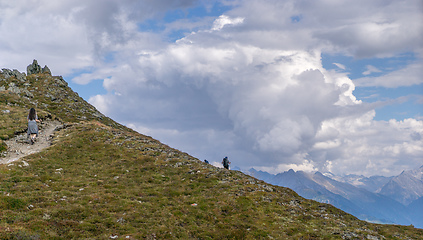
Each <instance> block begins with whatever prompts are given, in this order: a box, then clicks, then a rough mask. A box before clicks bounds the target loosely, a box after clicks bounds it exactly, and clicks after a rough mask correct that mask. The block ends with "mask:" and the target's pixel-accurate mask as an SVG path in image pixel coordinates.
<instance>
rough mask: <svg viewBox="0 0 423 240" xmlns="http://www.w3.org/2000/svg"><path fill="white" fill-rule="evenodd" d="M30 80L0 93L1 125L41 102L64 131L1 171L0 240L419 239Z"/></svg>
mask: <svg viewBox="0 0 423 240" xmlns="http://www.w3.org/2000/svg"><path fill="white" fill-rule="evenodd" d="M35 79H37V81H35ZM28 80H29V82H30V83H31V86H30V87H28V91H31V90H34V89H36V88H37V90H38V91H33V95H34V96H33V97H29V98H25V97H22V95H20V97H17V96H16V95H14V94H9V93H6V92H0V96H2V95H1V94H3V96H6V95H5V94H9V95H8V96H7V97H3V98H0V99H1V102H0V104H3V105H0V107H2V108H3V107H10V108H12V109H11V110H10V111H11V113H12V110H13V112H15V111H17V112H20V113H17V115H15V113H13V114H3V115H0V116H1V120H3V121H5V122H8V123H10V124H13V125H15V124H17V125H18V126H19V127H18V130H19V129H22V128H24V127H25V124H26V123H25V122H24V123H21V122H20V120H19V119H20V117H22V116H25V117H26V109H28V107H30V106H31V105H33V104H34V103H35V102H37V105H38V106H39V111H40V113H42V112H43V113H42V114H45V117H46V118H47V117H51V118H58V119H61V120H62V121H64V122H67V123H68V124H67V126H68V127H67V128H65V129H63V130H61V131H59V132H57V134H56V136H55V138H54V139H55V140H54V145H53V146H51V147H50V148H48V149H46V150H45V151H43V152H40V153H38V154H34V155H30V156H28V157H26V158H25V159H23V160H24V161H25V162H26V163H28V164H29V165H26V164H25V163H24V162H22V161H20V162H16V163H14V164H13V165H9V166H6V165H0V239H108V238H110V237H114V236H118V237H119V238H120V239H128V238H129V239H144V238H147V239H154V238H158V239H172V238H175V239H176V238H179V239H268V238H275V239H286V238H292V239H297V238H304V239H338V238H343V237H344V238H355V237H358V238H366V237H367V236H378V237H380V236H384V237H386V238H387V239H397V238H399V239H407V238H412V239H418V238H419V237H420V236H422V235H423V231H422V230H419V229H415V228H413V227H408V226H389V225H376V224H370V223H366V222H363V221H359V220H358V219H356V218H355V217H353V216H351V215H349V214H346V213H344V212H342V211H340V210H338V209H336V208H334V207H332V206H330V205H327V204H321V203H317V202H314V201H311V200H306V199H303V198H301V197H299V196H298V195H297V194H296V193H294V192H293V191H291V190H289V189H286V188H283V187H276V186H271V185H269V184H266V183H264V182H262V181H258V180H256V179H254V178H252V177H249V176H246V175H244V174H242V173H240V172H237V171H228V170H224V169H218V168H215V167H213V166H211V165H207V164H204V163H203V162H201V161H199V160H197V159H195V158H193V157H191V156H189V155H187V154H185V153H182V152H179V151H177V150H175V149H172V148H170V147H168V146H166V145H163V144H161V143H160V142H158V141H156V140H154V139H152V138H150V137H147V136H144V135H141V134H138V133H136V132H134V131H132V130H130V129H127V128H125V127H123V126H121V125H119V124H117V123H114V122H113V121H112V120H110V119H108V118H106V117H104V116H101V115H99V114H98V113H97V112H96V110H95V109H94V108H93V107H92V106H89V105H88V104H87V103H85V102H84V101H83V100H82V99H80V98H79V97H77V95H76V94H74V93H73V92H71V90H70V89H69V88H68V87H67V86H64V85H57V86H55V87H54V88H55V89H50V90H49V89H45V86H49V87H50V88H53V86H54V82H56V81H57V79H55V78H54V77H51V76H49V75H31V76H29V77H28ZM45 80H46V82H44V81H45ZM1 84H2V82H0V86H1ZM3 84H4V82H3ZM60 91H61V93H60V94H56V93H58V92H60ZM46 93H49V94H46ZM54 94H56V95H57V96H53V97H52V96H51V95H54ZM46 95H48V96H46ZM64 95H66V97H63V96H64ZM57 97H61V99H60V100H57ZM13 98H15V99H13ZM52 99H53V100H54V101H52ZM75 100H76V101H75ZM11 102H13V104H11ZM65 107H66V108H65ZM0 110H2V109H0ZM14 121H17V122H14ZM14 131H15V130H14ZM4 134H10V132H7V133H4ZM193 204H194V205H193ZM127 237H128V238H127Z"/></svg>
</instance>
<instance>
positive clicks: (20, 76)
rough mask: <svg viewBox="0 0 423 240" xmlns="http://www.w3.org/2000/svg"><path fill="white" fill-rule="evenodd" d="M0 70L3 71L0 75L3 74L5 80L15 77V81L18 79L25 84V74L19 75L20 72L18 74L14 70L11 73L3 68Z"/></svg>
mask: <svg viewBox="0 0 423 240" xmlns="http://www.w3.org/2000/svg"><path fill="white" fill-rule="evenodd" d="M2 70H3V71H2V72H1V74H3V76H4V77H5V78H6V79H8V78H11V77H15V78H16V79H18V80H19V81H21V82H25V81H26V75H25V73H21V72H19V71H18V70H16V69H13V71H12V70H10V69H7V68H3V69H2Z"/></svg>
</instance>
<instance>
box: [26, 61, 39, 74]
mask: <svg viewBox="0 0 423 240" xmlns="http://www.w3.org/2000/svg"><path fill="white" fill-rule="evenodd" d="M26 73H27V74H28V75H31V74H37V73H41V66H40V65H38V62H37V60H35V59H34V61H32V64H30V65H28V67H26Z"/></svg>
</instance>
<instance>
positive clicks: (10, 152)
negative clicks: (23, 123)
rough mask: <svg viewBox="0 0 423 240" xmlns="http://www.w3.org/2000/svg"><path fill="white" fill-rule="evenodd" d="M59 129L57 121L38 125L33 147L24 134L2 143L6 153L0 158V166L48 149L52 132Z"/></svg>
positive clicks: (47, 121)
mask: <svg viewBox="0 0 423 240" xmlns="http://www.w3.org/2000/svg"><path fill="white" fill-rule="evenodd" d="M61 128H63V125H62V123H60V122H59V121H50V120H46V121H43V122H41V123H38V129H39V130H38V137H37V138H36V140H35V142H34V144H33V145H31V142H30V140H29V138H28V136H27V133H26V132H25V133H22V134H20V135H16V136H15V137H14V138H12V139H9V140H7V141H4V142H5V143H6V144H7V151H6V152H3V153H2V155H1V156H0V164H8V163H11V162H14V161H17V160H19V159H20V158H22V157H25V156H28V155H30V154H34V153H37V152H40V151H41V150H43V149H44V148H46V147H49V146H50V145H51V142H52V138H53V133H54V131H57V130H59V129H61Z"/></svg>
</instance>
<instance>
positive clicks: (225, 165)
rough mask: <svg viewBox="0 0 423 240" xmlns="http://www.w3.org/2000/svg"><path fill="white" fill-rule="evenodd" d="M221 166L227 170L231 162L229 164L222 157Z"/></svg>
mask: <svg viewBox="0 0 423 240" xmlns="http://www.w3.org/2000/svg"><path fill="white" fill-rule="evenodd" d="M222 164H223V167H224V168H226V169H229V164H231V162H229V159H228V157H224V158H223V160H222Z"/></svg>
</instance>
